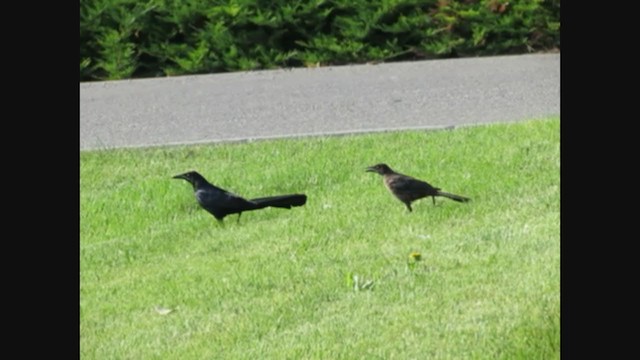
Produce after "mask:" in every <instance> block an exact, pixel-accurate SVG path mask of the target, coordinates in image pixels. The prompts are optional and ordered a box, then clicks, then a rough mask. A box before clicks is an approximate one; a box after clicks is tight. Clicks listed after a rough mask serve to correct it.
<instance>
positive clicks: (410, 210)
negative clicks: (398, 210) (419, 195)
mask: <svg viewBox="0 0 640 360" xmlns="http://www.w3.org/2000/svg"><path fill="white" fill-rule="evenodd" d="M404 204H405V205H406V206H407V209H409V212H412V211H413V210H412V209H411V203H408V202H406V203H404Z"/></svg>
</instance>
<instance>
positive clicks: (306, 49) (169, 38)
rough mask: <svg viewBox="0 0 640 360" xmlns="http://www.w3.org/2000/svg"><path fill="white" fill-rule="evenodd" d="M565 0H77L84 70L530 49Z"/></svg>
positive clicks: (555, 36) (203, 69)
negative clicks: (561, 0) (78, 1)
mask: <svg viewBox="0 0 640 360" xmlns="http://www.w3.org/2000/svg"><path fill="white" fill-rule="evenodd" d="M559 47H560V0H510V1H507V0H466V1H464V0H463V1H450V0H297V1H296V0H269V1H264V0H147V1H145V0H80V80H81V81H86V80H104V79H123V78H131V77H149V76H166V75H169V76H171V75H181V74H198V73H210V72H224V71H236V70H252V69H265V68H278V67H292V66H317V65H330V64H346V63H361V62H367V61H398V60H409V59H429V58H447V57H458V56H476V55H495V54H510V53H524V52H531V51H537V50H546V49H552V48H559Z"/></svg>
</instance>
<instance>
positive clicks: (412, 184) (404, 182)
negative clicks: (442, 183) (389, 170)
mask: <svg viewBox="0 0 640 360" xmlns="http://www.w3.org/2000/svg"><path fill="white" fill-rule="evenodd" d="M386 184H387V187H389V188H393V189H394V191H396V192H400V193H407V194H408V193H411V194H413V195H414V196H429V195H431V194H432V193H435V192H436V191H437V189H436V188H434V187H433V186H431V185H430V184H429V183H427V182H426V181H422V180H418V179H415V178H412V177H410V176H406V175H405V176H392V177H389V179H388V180H387V181H386Z"/></svg>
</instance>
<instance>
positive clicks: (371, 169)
mask: <svg viewBox="0 0 640 360" xmlns="http://www.w3.org/2000/svg"><path fill="white" fill-rule="evenodd" d="M365 172H377V171H376V169H374V168H373V166H369V167H368V168H366V169H365Z"/></svg>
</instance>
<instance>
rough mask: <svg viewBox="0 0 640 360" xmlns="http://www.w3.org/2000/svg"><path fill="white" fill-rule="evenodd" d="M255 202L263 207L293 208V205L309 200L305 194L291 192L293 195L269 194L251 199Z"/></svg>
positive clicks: (299, 204)
mask: <svg viewBox="0 0 640 360" xmlns="http://www.w3.org/2000/svg"><path fill="white" fill-rule="evenodd" d="M251 201H253V202H254V203H256V204H258V205H259V206H260V207H261V208H263V207H267V206H271V207H277V208H283V209H291V207H293V206H302V205H304V204H305V203H306V202H307V195H304V194H291V195H278V196H267V197H262V198H256V199H251Z"/></svg>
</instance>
